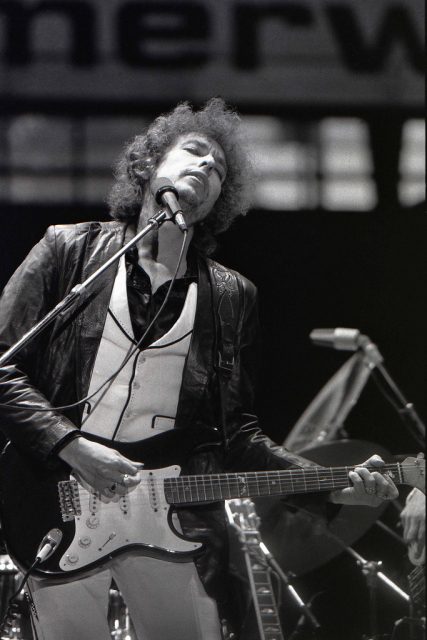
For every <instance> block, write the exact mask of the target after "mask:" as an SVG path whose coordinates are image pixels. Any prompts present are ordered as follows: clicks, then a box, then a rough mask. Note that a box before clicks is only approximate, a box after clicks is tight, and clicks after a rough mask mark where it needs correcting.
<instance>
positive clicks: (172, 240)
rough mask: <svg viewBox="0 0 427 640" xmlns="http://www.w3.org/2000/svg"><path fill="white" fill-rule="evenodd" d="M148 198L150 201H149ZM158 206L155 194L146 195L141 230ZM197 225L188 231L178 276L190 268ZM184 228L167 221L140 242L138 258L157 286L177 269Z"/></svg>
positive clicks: (170, 276)
mask: <svg viewBox="0 0 427 640" xmlns="http://www.w3.org/2000/svg"><path fill="white" fill-rule="evenodd" d="M147 200H148V201H147ZM157 210H158V207H157V206H156V205H155V203H154V202H153V200H152V198H149V199H146V200H145V201H144V204H143V206H142V209H141V214H140V217H139V220H138V226H137V231H140V230H141V229H142V228H143V227H144V226H145V224H146V221H147V220H148V219H149V218H150V217H151V216H152V215H154V213H156V212H157ZM193 231H194V230H193V229H192V228H190V229H189V231H188V234H187V239H186V242H185V247H184V251H183V256H182V260H181V265H180V268H179V271H178V274H177V277H178V278H179V277H182V276H183V275H184V274H185V272H186V270H187V252H188V248H189V245H190V242H191V239H192V237H193ZM183 239H184V237H183V233H182V231H181V230H180V229H179V228H178V227H177V225H175V224H174V223H173V222H171V221H167V222H165V223H164V224H163V225H162V226H161V227H160V228H159V229H158V230H157V231H154V232H153V233H150V234H148V235H147V236H145V237H144V238H143V239H142V241H141V242H140V244H139V246H138V258H139V262H140V264H141V265H142V266H143V267H144V269H145V270H146V272H147V273H148V275H149V276H150V278H151V281H152V287H153V290H154V289H156V288H157V287H158V286H160V284H162V282H165V281H166V280H170V279H171V278H172V276H173V274H174V273H175V270H176V265H177V263H178V259H179V254H180V252H181V248H182V243H183Z"/></svg>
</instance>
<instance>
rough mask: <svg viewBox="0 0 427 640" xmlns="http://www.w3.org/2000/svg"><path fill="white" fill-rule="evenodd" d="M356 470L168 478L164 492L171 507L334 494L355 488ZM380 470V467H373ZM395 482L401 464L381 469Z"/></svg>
mask: <svg viewBox="0 0 427 640" xmlns="http://www.w3.org/2000/svg"><path fill="white" fill-rule="evenodd" d="M354 468H355V467H354V466H348V467H316V466H315V467H306V468H303V469H287V470H284V471H251V472H247V473H219V474H206V475H189V476H179V477H176V478H165V480H164V491H165V496H166V500H167V502H168V503H169V504H190V503H193V502H199V503H201V502H215V501H218V500H230V499H233V498H246V497H262V496H274V495H277V496H279V495H291V494H296V493H311V492H316V491H333V490H334V489H343V488H345V487H349V486H352V484H351V482H350V480H349V477H348V474H349V471H352V470H353V469H354ZM371 470H372V471H378V470H379V469H378V467H375V468H371ZM380 472H381V473H382V474H383V475H389V476H390V477H391V478H392V480H393V481H394V482H396V483H402V474H401V471H400V465H399V463H393V464H386V465H384V466H383V467H381V469H380Z"/></svg>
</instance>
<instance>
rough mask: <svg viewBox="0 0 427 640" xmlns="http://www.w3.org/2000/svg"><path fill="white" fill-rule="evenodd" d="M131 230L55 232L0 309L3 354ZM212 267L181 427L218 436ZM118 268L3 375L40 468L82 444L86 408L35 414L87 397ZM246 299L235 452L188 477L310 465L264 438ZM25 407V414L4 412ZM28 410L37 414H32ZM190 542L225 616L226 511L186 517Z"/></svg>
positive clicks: (16, 426)
mask: <svg viewBox="0 0 427 640" xmlns="http://www.w3.org/2000/svg"><path fill="white" fill-rule="evenodd" d="M124 233H125V226H124V224H122V223H119V222H108V223H98V222H95V223H83V224H78V225H73V226H68V225H67V226H56V227H50V228H49V229H48V231H47V232H46V234H45V236H44V238H43V239H42V240H41V241H40V242H39V243H38V244H37V245H36V246H35V247H34V248H33V250H32V251H31V252H30V254H29V255H28V257H27V258H26V260H25V261H24V262H23V264H22V265H21V266H20V267H19V269H18V270H17V271H16V272H15V274H14V275H13V276H12V278H11V280H10V282H9V283H8V285H7V287H6V288H5V291H4V293H3V296H2V298H1V304H0V352H4V351H5V350H6V349H7V348H8V347H9V346H10V345H11V344H13V343H14V342H15V341H16V340H18V338H20V337H21V336H22V335H23V333H25V332H26V331H27V330H28V329H29V328H30V327H31V326H32V325H33V324H35V323H36V321H38V320H39V319H40V318H42V317H43V316H44V315H45V314H46V313H47V312H48V311H49V310H50V309H51V308H52V307H53V306H54V305H56V304H57V303H58V302H59V301H60V300H61V299H62V298H63V297H64V296H65V295H66V294H67V293H69V292H70V290H71V289H72V287H73V286H74V285H76V284H77V283H79V282H82V281H83V280H84V279H85V278H87V277H88V276H89V275H90V274H92V273H93V272H94V271H95V270H96V269H97V268H98V267H99V266H100V265H101V264H102V263H104V262H105V261H106V260H107V259H108V258H109V257H110V256H111V255H113V253H114V252H115V251H117V250H118V248H119V247H120V246H122V244H123V242H124ZM213 265H215V263H213V262H212V261H209V260H205V259H202V258H200V259H199V287H198V304H197V313H196V318H195V325H194V331H193V336H192V341H191V345H190V350H189V354H188V357H187V361H186V365H185V369H184V373H183V380H182V387H181V391H180V396H179V404H178V410H177V418H176V428H177V429H186V427H187V426H196V425H198V424H200V425H205V426H208V427H210V428H212V429H214V428H215V427H218V425H219V421H220V417H219V415H220V414H219V410H218V407H219V401H218V384H217V379H216V373H215V367H214V363H215V328H214V312H215V310H214V309H213V303H212V296H211V289H210V286H211V285H210V278H209V269H212V268H213ZM115 269H116V267H114V266H113V267H111V268H110V269H109V270H108V271H107V272H106V273H105V274H104V275H103V276H102V277H101V281H98V282H97V284H96V290H95V291H94V293H93V294H92V295H91V296H90V299H88V300H86V301H84V302H83V303H82V304H80V306H79V308H78V309H77V310H76V311H75V312H74V313H73V314H72V317H71V318H67V319H65V320H64V319H57V320H56V321H55V323H54V324H53V325H52V327H51V328H49V329H48V330H47V331H45V333H44V334H42V335H40V336H39V338H38V339H37V340H36V341H35V342H34V343H33V344H32V345H31V346H30V347H28V348H27V349H25V350H24V351H23V352H21V353H20V354H19V355H18V356H17V357H16V358H15V360H14V362H13V363H12V364H10V365H6V366H3V367H2V368H1V369H0V402H1V403H3V404H2V405H1V406H0V423H1V425H2V429H3V431H4V433H5V434H6V437H7V438H8V439H10V440H11V441H13V442H14V443H15V445H16V446H17V447H19V448H20V449H21V450H23V451H25V452H27V453H28V454H29V455H30V456H32V457H34V458H36V459H38V460H39V461H40V464H47V465H55V464H57V457H56V455H55V452H57V451H58V450H59V449H60V448H61V447H62V446H64V444H65V443H66V442H67V440H68V439H69V438H73V437H75V435H76V430H77V429H78V428H79V425H80V424H81V417H82V410H83V407H82V406H79V407H77V408H73V409H69V410H66V411H64V412H63V413H60V412H58V411H56V410H54V409H52V411H49V412H47V413H37V412H35V411H33V410H32V409H31V408H29V407H30V406H31V405H41V406H43V407H49V406H61V405H65V404H70V403H73V402H76V401H77V400H79V399H80V398H82V397H84V396H85V395H86V393H87V391H88V388H89V382H90V377H91V372H92V367H93V365H94V360H95V356H96V352H97V348H98V344H99V341H100V339H101V335H102V330H103V326H104V322H105V318H106V313H107V307H108V302H109V299H110V295H111V290H112V285H113V282H114V276H115ZM235 275H236V277H237V282H238V286H239V290H240V295H239V298H238V306H239V308H238V309H235V312H236V314H237V317H238V322H237V325H236V330H235V335H234V340H235V345H236V352H237V358H236V363H235V367H234V370H233V374H232V377H231V380H230V382H229V385H228V400H227V422H228V425H227V427H228V435H229V442H230V447H229V450H228V452H225V450H224V448H222V447H218V448H216V450H214V451H212V452H205V453H199V454H197V455H193V456H192V457H191V458H190V459H189V460H188V465H187V468H186V469H185V471H186V472H189V473H197V474H200V473H217V472H220V471H224V470H227V469H230V470H231V469H234V470H239V471H245V470H266V469H279V468H286V467H289V466H290V465H307V464H310V463H309V462H308V461H306V460H304V459H303V458H300V457H298V456H295V455H293V454H291V453H289V452H287V451H285V450H284V449H282V448H281V447H278V446H277V445H275V444H274V443H273V442H272V441H271V440H270V439H268V438H267V437H266V436H265V435H263V434H262V432H261V431H260V430H259V428H258V424H257V419H256V417H255V415H254V413H253V399H254V382H253V380H254V376H253V373H254V362H253V360H254V356H253V344H254V340H255V336H256V331H257V310H256V289H255V287H254V285H253V284H252V283H250V282H249V281H248V280H246V279H245V278H243V277H242V276H241V275H239V274H235ZM7 402H13V403H14V404H16V403H19V404H21V405H22V407H23V410H22V411H19V412H17V411H16V410H14V409H10V408H9V409H8V408H7V406H5V404H4V403H7ZM26 405H28V406H27V408H26ZM179 515H180V520H181V524H182V527H183V529H184V531H185V532H186V533H187V535H188V536H189V537H194V538H195V539H201V540H204V541H205V542H207V549H206V551H205V553H204V554H203V555H201V556H200V557H199V558H198V559H197V561H196V564H197V567H198V570H199V573H200V575H201V578H202V580H203V582H204V584H205V587H206V589H207V591H208V593H209V594H210V595H212V596H213V597H215V598H216V599H217V601H218V603H219V605H220V611H221V612H224V610H225V608H226V604H227V602H228V599H229V594H228V591H227V588H225V587H224V585H226V584H227V581H225V580H224V578H225V575H226V571H227V544H226V539H227V535H226V524H225V518H224V511H223V506H222V505H221V504H213V505H209V506H208V507H206V506H203V507H202V506H200V507H195V508H192V509H184V508H183V509H180V510H179Z"/></svg>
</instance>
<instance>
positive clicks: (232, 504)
mask: <svg viewBox="0 0 427 640" xmlns="http://www.w3.org/2000/svg"><path fill="white" fill-rule="evenodd" d="M227 503H228V506H229V509H230V511H231V513H232V515H233V526H234V527H235V528H236V529H238V530H239V531H241V532H242V533H245V532H248V533H249V532H254V531H257V530H258V527H259V524H260V519H259V517H258V515H257V512H256V511H255V505H254V503H253V502H252V500H250V499H249V498H237V499H235V500H227Z"/></svg>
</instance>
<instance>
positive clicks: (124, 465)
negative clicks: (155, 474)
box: [117, 454, 141, 476]
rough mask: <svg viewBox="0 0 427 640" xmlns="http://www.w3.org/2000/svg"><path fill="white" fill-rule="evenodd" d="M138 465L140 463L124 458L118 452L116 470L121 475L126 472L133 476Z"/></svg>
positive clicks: (138, 467)
mask: <svg viewBox="0 0 427 640" xmlns="http://www.w3.org/2000/svg"><path fill="white" fill-rule="evenodd" d="M140 466H141V465H139V464H138V463H136V462H132V461H131V460H128V459H127V458H124V457H123V456H121V455H120V454H119V457H118V458H117V470H118V471H119V472H120V473H121V474H123V475H124V474H127V475H130V476H135V475H136V474H137V473H138V471H139V469H140Z"/></svg>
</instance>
